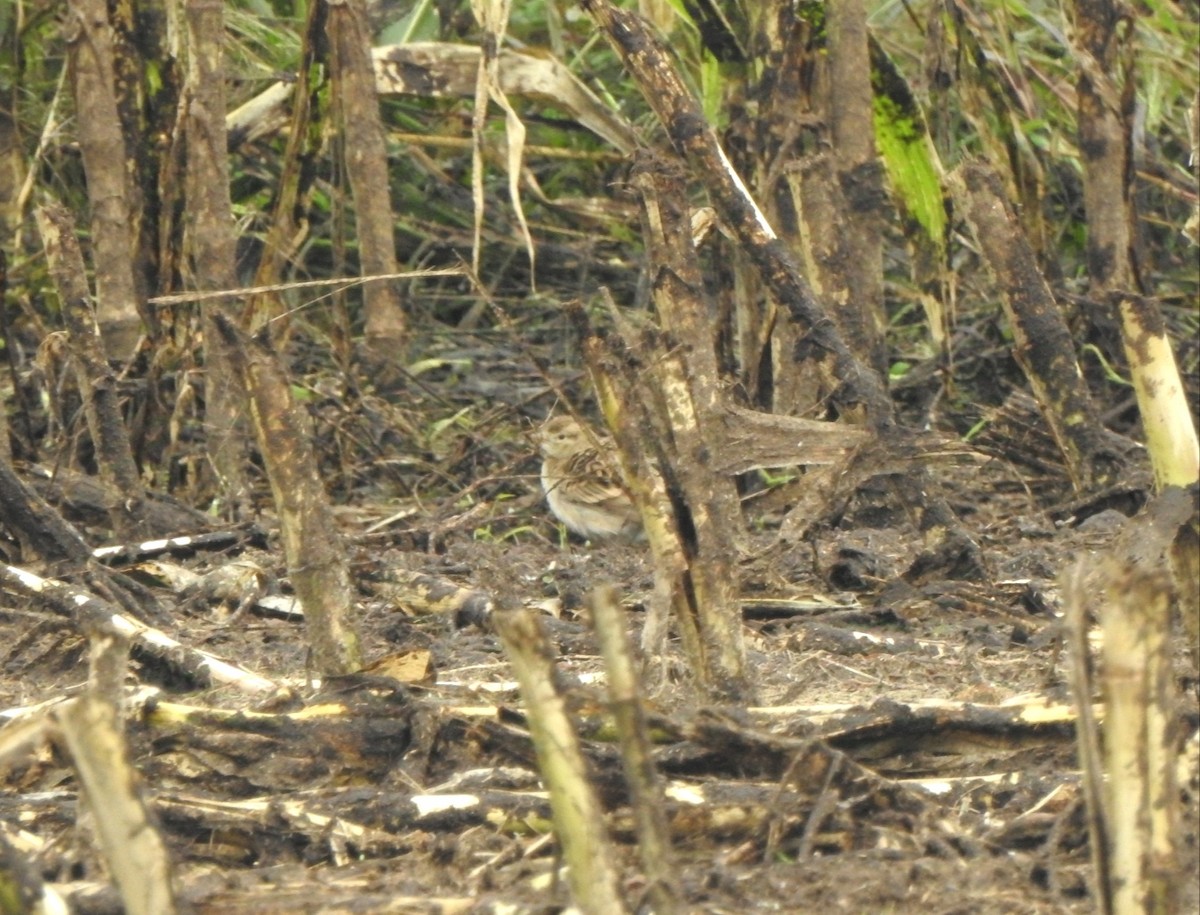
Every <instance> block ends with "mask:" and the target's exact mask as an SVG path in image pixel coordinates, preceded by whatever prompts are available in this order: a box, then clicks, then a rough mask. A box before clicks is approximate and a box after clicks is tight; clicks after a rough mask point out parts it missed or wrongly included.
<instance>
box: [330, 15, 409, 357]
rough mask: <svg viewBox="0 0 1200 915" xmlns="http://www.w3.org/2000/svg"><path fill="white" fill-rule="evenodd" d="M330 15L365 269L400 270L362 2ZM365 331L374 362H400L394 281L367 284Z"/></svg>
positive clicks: (338, 101) (337, 101)
mask: <svg viewBox="0 0 1200 915" xmlns="http://www.w3.org/2000/svg"><path fill="white" fill-rule="evenodd" d="M326 2H327V3H328V5H329V19H328V22H327V23H326V30H327V32H328V35H329V45H330V55H329V64H330V80H331V82H332V84H333V98H334V110H335V111H336V113H337V126H338V128H339V130H340V131H341V136H342V148H343V151H344V154H345V163H346V175H347V177H348V178H349V179H350V190H351V191H352V192H353V194H354V212H355V217H356V224H357V227H358V250H359V260H360V269H361V270H362V272H363V274H364V275H373V276H378V275H381V274H391V273H397V272H399V268H398V267H397V265H396V242H395V237H394V235H393V231H392V226H393V225H394V224H395V219H394V217H393V216H392V206H391V199H390V196H389V193H388V166H387V149H386V148H385V146H384V142H383V125H382V122H381V120H380V117H379V97H378V96H377V95H376V94H375V70H374V65H373V64H372V62H371V35H370V30H369V29H368V27H367V19H366V11H365V8H364V7H365V4H363V3H362V2H361V0H326ZM363 311H364V316H365V319H366V320H365V336H366V345H367V348H368V350H370V351H373V352H374V354H375V355H374V358H373V359H372V361H378V362H381V363H388V362H392V361H394V359H395V356H396V354H397V347H398V346H400V345H401V344H402V343H403V342H404V340H405V329H406V321H405V316H404V309H403V307H402V306H401V303H400V296H399V294H398V292H397V290H396V286H395V284H394V283H393V282H391V281H386V280H384V281H375V282H370V283H367V284H366V286H365V287H364V289H363Z"/></svg>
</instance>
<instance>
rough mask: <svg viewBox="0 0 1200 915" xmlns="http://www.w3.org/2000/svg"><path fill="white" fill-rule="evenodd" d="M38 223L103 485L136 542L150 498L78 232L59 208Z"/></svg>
mask: <svg viewBox="0 0 1200 915" xmlns="http://www.w3.org/2000/svg"><path fill="white" fill-rule="evenodd" d="M37 219H38V229H39V230H40V231H41V234H42V243H43V244H44V245H45V247H46V259H47V260H48V261H49V263H50V273H51V275H52V276H53V278H54V285H55V287H56V289H57V290H58V297H59V300H60V302H61V303H62V310H63V317H64V319H65V320H66V323H67V332H68V339H69V340H70V345H71V351H72V355H73V356H74V358H75V364H76V367H77V368H76V378H77V383H78V385H79V393H80V396H81V397H82V398H83V403H84V414H85V415H86V416H87V422H88V428H89V431H90V432H91V434H92V442H93V444H94V445H95V448H96V463H97V464H98V465H99V468H100V479H101V480H102V481H103V482H104V484H105V485H106V486H107V487H108V488H109V489H110V491H111V492H112V493H113V495H114V496H115V498H113V499H112V500H111V502H110V504H111V506H112V508H111V509H110V517H111V520H112V525H113V528H114V529H115V530H116V531H117V532H118V533H119V534H121V535H122V536H126V537H130V536H134V535H136V534H137V532H138V529H139V527H140V525H142V524H143V523H144V521H145V515H146V494H145V492H144V490H143V489H142V481H141V477H140V476H139V475H138V468H137V464H136V463H135V462H134V460H133V450H132V448H131V447H130V444H129V431H128V430H127V429H126V428H125V420H124V418H123V417H122V415H121V404H120V398H119V396H118V392H117V379H116V377H115V376H114V375H113V371H112V369H111V368H109V365H108V360H107V359H106V358H105V354H104V344H103V343H102V342H101V340H100V335H99V333H98V332H97V327H96V321H95V315H94V312H93V310H92V303H91V296H90V294H89V292H88V286H87V275H86V273H85V271H84V265H83V254H82V253H81V252H80V250H79V242H78V241H76V239H75V226H74V223H73V221H72V220H71V216H70V214H69V213H68V212H67V211H66V209H65V208H63V207H62V206H61V205H59V204H56V203H51V204H45V205H43V206H40V207H38V210H37Z"/></svg>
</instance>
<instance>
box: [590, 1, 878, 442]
mask: <svg viewBox="0 0 1200 915" xmlns="http://www.w3.org/2000/svg"><path fill="white" fill-rule="evenodd" d="M583 6H584V8H585V9H586V10H587V11H588V12H589V13H590V14H591V15H592V17H593V18H594V19H595V20H596V22H597V23H599V24H600V26H601V27H602V28H603V29H604V30H605V31H606V33H607V34H608V37H609V40H610V41H611V43H612V44H613V46H614V47H615V48H616V49H617V52H618V53H619V54H620V55H621V59H622V60H623V61H624V63H625V66H626V68H627V69H628V70H629V72H630V73H631V74H632V75H633V77H634V79H636V80H637V81H638V83H639V84H640V85H641V87H642V93H643V95H644V96H645V97H646V99H647V101H648V102H649V103H650V105H651V106H652V107H653V108H654V110H655V113H656V114H657V115H658V118H659V120H660V121H661V122H662V124H663V127H664V128H665V129H666V131H667V135H668V136H669V137H670V139H671V143H672V145H673V146H674V148H675V151H676V152H677V153H678V154H679V156H680V157H681V158H682V159H683V160H684V161H686V162H687V163H688V164H689V166H690V167H691V169H692V173H693V175H694V176H695V177H696V178H697V180H699V181H700V182H701V183H702V184H703V185H704V187H705V188H706V189H707V191H708V194H709V198H710V200H711V201H712V203H713V206H714V207H715V208H716V210H717V213H718V215H719V216H720V218H721V220H722V222H723V223H724V224H725V225H726V226H727V227H728V228H729V229H730V231H731V232H733V234H734V235H735V236H736V237H737V239H738V242H739V243H740V244H741V246H742V248H743V250H744V251H745V252H746V254H747V256H748V257H749V258H750V260H751V261H752V262H753V263H754V264H755V266H756V267H757V268H758V270H759V272H760V273H761V276H762V279H763V282H764V283H765V284H766V286H767V287H768V288H769V289H770V291H771V292H772V294H773V295H774V296H775V298H776V299H777V300H778V302H779V303H780V305H781V306H782V307H783V308H785V309H787V312H788V314H790V316H791V318H792V320H793V321H794V322H795V323H796V325H797V329H798V331H799V333H800V334H801V338H802V339H801V341H800V342H799V343H798V344H797V347H796V351H795V352H793V353H792V359H793V361H799V358H800V357H802V356H803V357H806V358H807V357H809V356H811V357H812V358H813V359H815V360H819V361H820V362H822V363H826V366H825V368H824V369H822V374H823V376H824V377H828V378H833V379H836V381H837V384H838V385H839V386H838V388H837V390H836V391H834V392H833V394H832V401H833V403H834V404H835V405H836V406H837V408H838V413H839V414H840V415H855V414H857V413H858V412H859V411H861V412H862V413H863V414H864V415H865V416H866V418H867V420H868V421H869V422H870V423H872V424H873V425H876V426H879V427H887V426H890V425H891V423H892V408H891V401H890V400H889V398H888V395H887V391H886V389H885V388H884V386H883V381H882V378H881V377H880V376H879V375H877V374H876V373H875V372H873V371H871V370H870V369H869V368H868V367H867V366H866V365H864V364H863V363H862V361H861V360H859V359H858V358H857V357H856V356H855V355H854V353H853V352H851V350H850V348H849V347H848V346H847V345H846V342H845V340H844V339H843V338H842V336H841V335H840V334H839V333H838V331H837V327H836V325H835V324H834V323H833V322H832V321H831V320H830V319H829V317H828V315H827V314H826V313H825V312H824V310H823V309H822V307H821V305H820V304H819V303H818V302H817V299H816V297H815V296H814V295H813V292H812V289H811V288H809V285H808V283H807V282H806V281H805V279H804V277H803V276H802V275H801V273H800V270H799V267H798V265H797V264H796V261H795V259H794V257H793V256H792V254H791V252H789V251H788V250H787V248H786V247H785V246H784V244H783V243H782V242H781V241H780V239H779V237H778V236H777V235H776V234H775V230H774V229H772V228H771V226H770V225H769V224H768V223H767V220H766V218H765V217H764V215H763V213H762V211H761V210H760V209H759V207H758V205H757V204H756V203H755V202H754V200H753V199H752V198H751V197H750V194H749V192H748V191H747V190H746V186H745V184H744V183H743V182H742V180H741V178H740V177H739V176H738V175H737V173H736V172H735V171H734V169H733V166H732V165H731V164H730V162H729V159H728V158H727V157H726V155H725V153H724V151H723V150H722V149H721V144H720V142H719V141H718V139H717V134H716V131H715V130H713V128H712V126H711V125H710V124H709V123H708V122H707V121H706V120H705V118H704V113H703V112H702V111H701V109H700V106H699V104H698V103H697V102H696V100H695V99H694V98H693V97H692V95H691V93H690V92H689V91H688V89H687V87H686V86H685V85H684V83H683V80H682V79H681V78H680V76H679V74H678V73H677V72H676V70H675V66H674V64H673V62H672V60H671V57H670V55H669V54H668V53H667V51H666V49H665V48H664V47H663V46H662V44H661V43H659V42H658V41H657V40H656V39H655V38H654V37H653V36H652V35H651V34H650V33H649V32H648V31H647V29H646V28H645V26H644V23H643V22H642V20H641V19H640V18H639V17H638V16H636V15H635V14H633V13H630V12H626V11H624V10H620V9H617V8H616V7H614V6H613V5H612V4H611V3H609V2H607V0H584V3H583Z"/></svg>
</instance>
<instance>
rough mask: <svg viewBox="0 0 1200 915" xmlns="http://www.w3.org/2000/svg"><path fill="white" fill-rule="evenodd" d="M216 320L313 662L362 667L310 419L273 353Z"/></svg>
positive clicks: (319, 668) (327, 670) (322, 667)
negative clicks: (245, 409)
mask: <svg viewBox="0 0 1200 915" xmlns="http://www.w3.org/2000/svg"><path fill="white" fill-rule="evenodd" d="M214 323H215V324H216V328H217V331H218V332H219V333H220V334H221V335H222V337H223V339H224V343H225V345H226V346H227V347H229V349H230V352H231V353H232V355H233V366H234V371H235V372H236V373H237V378H238V381H239V382H240V383H241V385H242V386H243V387H244V389H245V392H246V397H247V400H248V402H249V405H250V418H251V421H252V423H253V426H254V434H255V438H256V439H257V441H258V448H259V451H261V452H262V456H263V463H264V464H265V465H266V469H267V478H268V479H269V480H270V482H271V493H272V495H273V496H274V501H275V510H276V512H277V513H278V515H279V535H280V539H281V540H282V542H283V552H284V557H285V559H286V561H287V567H288V575H289V578H290V579H291V582H292V587H293V588H294V589H295V592H296V598H297V599H298V600H299V601H300V606H301V608H302V609H303V610H304V622H305V627H306V629H307V632H308V644H309V647H310V648H311V649H312V663H313V666H314V667H315V669H316V672H317V673H318V674H320V675H322V676H333V675H339V674H347V673H353V672H355V671H357V670H359V669H361V668H362V658H361V656H360V653H359V642H358V634H357V633H356V632H355V630H354V626H353V623H352V621H351V619H350V614H351V610H352V608H353V597H354V589H353V587H352V585H351V583H350V566H349V562H348V561H347V558H346V550H345V547H344V545H343V543H342V538H341V536H340V535H339V534H338V530H337V522H336V520H335V519H334V517H333V512H332V511H331V510H330V507H329V498H328V496H327V495H326V493H325V488H324V486H322V484H321V477H320V474H319V473H318V471H317V465H316V458H315V457H314V455H313V446H312V432H311V430H310V429H309V428H308V423H307V418H306V417H305V416H304V414H303V413H301V411H300V410H299V409H298V408H297V407H296V404H295V402H294V401H293V399H292V393H291V388H290V387H289V385H288V379H287V377H286V375H285V373H284V371H283V369H282V368H281V367H280V365H279V363H278V361H277V360H276V359H275V357H274V355H273V354H272V353H270V352H269V351H268V350H267V349H266V348H265V347H264V346H263V345H262V344H259V343H257V342H254V341H250V340H248V339H246V337H245V335H244V334H242V333H240V332H239V331H238V330H237V328H236V327H235V326H234V324H233V322H232V321H231V320H230V319H229V318H227V317H226V316H224V315H220V314H218V315H216V316H215V317H214Z"/></svg>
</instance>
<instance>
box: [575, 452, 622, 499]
mask: <svg viewBox="0 0 1200 915" xmlns="http://www.w3.org/2000/svg"><path fill="white" fill-rule="evenodd" d="M567 471H568V473H567V475H566V477H565V479H564V480H563V481H562V483H561V485H562V486H563V488H564V492H563V494H564V495H566V496H567V497H569V498H571V499H573V500H575V501H577V502H586V503H590V504H592V505H601V504H603V503H605V502H611V501H613V500H618V501H625V500H626V499H627V497H626V495H625V490H624V489H622V488H621V486H620V485H619V484H618V483H617V478H616V475H615V474H614V473H613V471H612V468H611V467H609V465H608V464H607V462H605V461H604V460H603V459H602V458H601V457H600V455H599V454H598V453H597V452H596V451H592V450H589V451H581V452H580V453H579V454H576V455H573V456H572V457H571V459H570V461H568V462H567Z"/></svg>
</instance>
